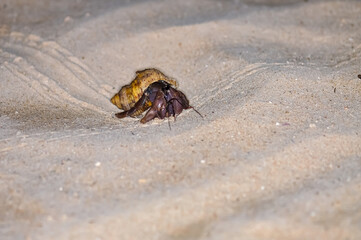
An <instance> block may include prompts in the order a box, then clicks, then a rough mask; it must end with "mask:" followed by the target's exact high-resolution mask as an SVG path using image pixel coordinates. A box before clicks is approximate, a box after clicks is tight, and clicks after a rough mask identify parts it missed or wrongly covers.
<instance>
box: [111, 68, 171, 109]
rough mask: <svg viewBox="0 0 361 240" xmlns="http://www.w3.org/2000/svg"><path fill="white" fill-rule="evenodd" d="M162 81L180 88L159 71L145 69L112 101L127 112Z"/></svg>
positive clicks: (138, 72) (137, 73)
mask: <svg viewBox="0 0 361 240" xmlns="http://www.w3.org/2000/svg"><path fill="white" fill-rule="evenodd" d="M160 80H163V81H165V82H168V83H169V84H171V85H173V86H175V87H177V86H178V83H177V81H176V80H175V79H172V78H169V77H167V76H166V75H164V74H163V73H162V72H161V71H159V70H158V69H155V68H150V69H145V70H142V71H137V72H136V77H135V79H134V80H133V81H132V82H131V83H130V84H128V85H125V86H123V87H122V88H121V89H120V91H119V92H118V93H117V94H115V95H114V96H113V97H112V98H111V100H110V101H111V102H112V103H113V104H114V105H115V106H117V107H118V108H120V109H123V110H124V111H127V110H129V109H130V108H132V107H133V106H134V104H135V103H136V102H137V101H138V100H139V99H140V98H141V97H142V95H143V93H144V91H145V90H146V89H147V88H148V86H149V85H150V84H152V83H154V82H157V81H160Z"/></svg>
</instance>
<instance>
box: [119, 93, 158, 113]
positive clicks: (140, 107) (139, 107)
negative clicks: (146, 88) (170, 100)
mask: <svg viewBox="0 0 361 240" xmlns="http://www.w3.org/2000/svg"><path fill="white" fill-rule="evenodd" d="M151 106H152V102H151V101H149V98H148V94H147V93H144V94H143V96H142V97H141V98H140V99H139V100H138V102H136V103H135V105H134V107H132V108H131V109H129V110H128V111H124V112H120V113H116V114H115V116H116V117H117V118H125V117H128V116H129V117H136V116H139V115H140V114H142V113H143V112H144V111H146V110H147V109H148V108H149V107H151Z"/></svg>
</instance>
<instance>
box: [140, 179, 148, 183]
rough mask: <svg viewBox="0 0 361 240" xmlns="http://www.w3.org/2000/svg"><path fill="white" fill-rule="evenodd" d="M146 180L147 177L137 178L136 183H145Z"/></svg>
mask: <svg viewBox="0 0 361 240" xmlns="http://www.w3.org/2000/svg"><path fill="white" fill-rule="evenodd" d="M146 182H147V179H144V178H141V179H138V183H146Z"/></svg>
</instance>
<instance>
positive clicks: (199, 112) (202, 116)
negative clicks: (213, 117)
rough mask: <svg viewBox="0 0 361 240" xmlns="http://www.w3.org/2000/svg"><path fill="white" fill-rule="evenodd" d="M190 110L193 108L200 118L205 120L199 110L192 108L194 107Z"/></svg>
mask: <svg viewBox="0 0 361 240" xmlns="http://www.w3.org/2000/svg"><path fill="white" fill-rule="evenodd" d="M189 108H192V109H193V110H194V111H195V112H196V113H198V115H199V116H201V117H202V118H203V116H202V114H201V113H200V112H198V111H197V109H195V108H194V107H192V106H189Z"/></svg>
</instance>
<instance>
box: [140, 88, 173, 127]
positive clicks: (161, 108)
mask: <svg viewBox="0 0 361 240" xmlns="http://www.w3.org/2000/svg"><path fill="white" fill-rule="evenodd" d="M166 105H167V101H166V100H165V98H164V93H163V91H162V90H159V91H158V92H157V95H156V97H155V99H154V102H153V104H152V107H151V108H150V109H149V111H148V112H147V113H146V114H145V116H144V117H143V118H142V119H141V120H140V122H141V123H146V122H149V121H150V120H152V119H154V118H156V117H158V118H160V119H163V118H165V116H166Z"/></svg>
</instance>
